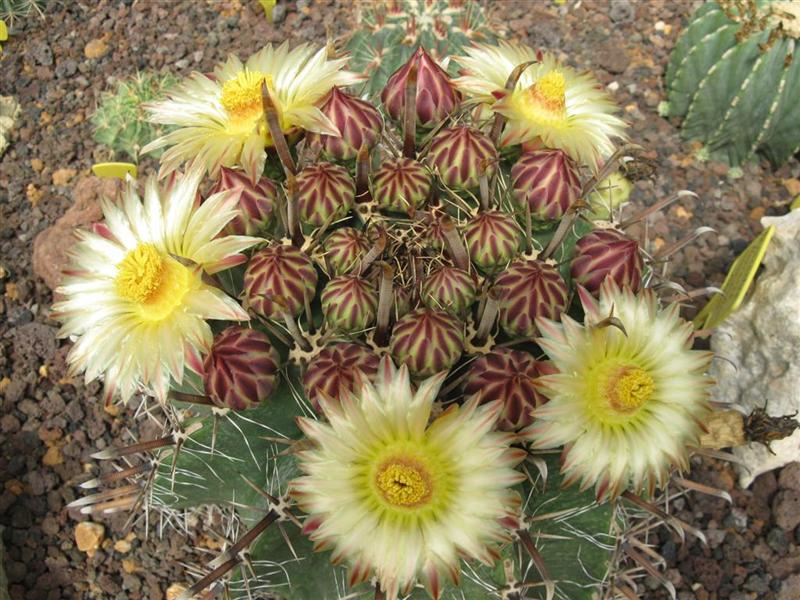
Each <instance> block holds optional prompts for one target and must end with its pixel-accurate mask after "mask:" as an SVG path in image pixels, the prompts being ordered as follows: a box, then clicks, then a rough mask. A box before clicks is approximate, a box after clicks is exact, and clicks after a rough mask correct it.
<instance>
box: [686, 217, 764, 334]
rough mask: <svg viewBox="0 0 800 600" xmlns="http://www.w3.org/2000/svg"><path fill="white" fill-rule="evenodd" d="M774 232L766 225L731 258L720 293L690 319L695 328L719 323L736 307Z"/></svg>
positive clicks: (740, 301) (751, 281) (712, 326)
mask: <svg viewBox="0 0 800 600" xmlns="http://www.w3.org/2000/svg"><path fill="white" fill-rule="evenodd" d="M774 233H775V227H774V226H772V225H771V226H769V227H767V228H766V229H765V230H764V231H762V232H761V233H760V234H759V236H758V237H757V238H756V239H754V240H753V241H752V242H751V243H750V245H749V246H748V247H747V248H745V251H744V252H742V254H741V255H740V256H739V257H738V258H737V259H736V260H735V261H733V264H732V265H731V268H730V271H728V274H727V275H726V276H725V281H724V282H723V283H722V293H721V294H717V295H716V296H714V297H713V298H711V300H709V301H708V304H706V305H705V307H704V308H703V310H701V311H700V312H699V313H698V315H697V316H696V317H695V318H694V326H695V328H696V329H711V328H714V327H716V326H717V325H719V324H720V323H722V322H723V321H724V320H725V319H727V318H728V317H729V316H730V315H731V314H733V312H734V311H735V310H736V309H737V308H739V306H740V305H741V304H742V301H743V300H744V296H745V294H746V293H747V290H748V289H749V288H750V284H751V283H753V278H754V277H755V276H756V271H757V270H758V267H759V265H760V264H761V261H762V260H763V259H764V254H765V253H766V251H767V246H769V242H770V240H771V239H772V235H773V234H774Z"/></svg>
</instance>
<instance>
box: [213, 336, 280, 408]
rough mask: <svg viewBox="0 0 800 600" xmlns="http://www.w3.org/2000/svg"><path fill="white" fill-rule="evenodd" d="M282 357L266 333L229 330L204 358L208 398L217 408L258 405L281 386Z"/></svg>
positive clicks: (216, 341)
mask: <svg viewBox="0 0 800 600" xmlns="http://www.w3.org/2000/svg"><path fill="white" fill-rule="evenodd" d="M280 358H281V357H280V354H278V351H277V350H276V349H275V348H274V347H273V346H272V344H271V343H270V340H269V338H268V337H267V335H266V334H265V333H263V332H261V331H257V330H255V329H248V328H246V327H240V326H239V325H233V326H231V327H228V328H227V329H225V330H223V331H222V333H220V334H219V335H218V336H217V337H216V338H214V342H213V343H212V344H211V350H210V351H209V353H208V355H207V356H206V359H205V363H204V371H205V372H204V373H203V384H204V385H205V390H206V395H207V396H208V397H209V398H210V399H211V401H212V402H213V403H214V404H216V405H217V406H221V407H224V408H231V409H233V410H245V409H247V408H252V407H254V406H257V405H258V404H259V403H260V402H261V401H262V400H265V399H267V398H269V396H270V395H272V393H273V392H274V391H275V388H276V387H277V385H278V368H279V366H280Z"/></svg>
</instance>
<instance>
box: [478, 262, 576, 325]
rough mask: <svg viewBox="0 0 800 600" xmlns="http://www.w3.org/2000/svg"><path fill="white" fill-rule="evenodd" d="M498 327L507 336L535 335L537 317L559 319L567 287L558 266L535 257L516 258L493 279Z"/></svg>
mask: <svg viewBox="0 0 800 600" xmlns="http://www.w3.org/2000/svg"><path fill="white" fill-rule="evenodd" d="M494 289H495V291H496V292H497V297H498V300H499V304H500V310H499V322H500V328H501V329H502V330H503V331H504V332H505V333H506V334H507V335H509V336H511V337H519V338H531V337H534V336H535V335H537V333H538V328H537V327H536V319H537V318H540V317H541V318H545V319H552V320H554V321H559V320H561V314H562V313H563V312H564V311H565V310H566V308H567V299H568V296H569V290H568V289H567V284H566V283H565V282H564V279H563V278H562V277H561V275H560V274H559V272H558V270H557V269H556V268H555V267H553V266H551V265H548V264H547V263H544V262H542V261H539V260H518V261H515V262H513V263H512V264H511V265H510V266H509V267H508V269H506V270H505V271H503V273H501V274H500V275H499V276H498V277H497V279H496V280H495V284H494Z"/></svg>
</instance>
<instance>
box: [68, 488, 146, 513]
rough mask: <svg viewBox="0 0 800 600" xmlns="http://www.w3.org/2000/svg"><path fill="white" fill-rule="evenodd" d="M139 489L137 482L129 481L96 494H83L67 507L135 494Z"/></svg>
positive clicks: (86, 504)
mask: <svg viewBox="0 0 800 600" xmlns="http://www.w3.org/2000/svg"><path fill="white" fill-rule="evenodd" d="M140 489H141V488H140V487H139V486H138V485H137V484H135V483H131V484H129V485H124V486H122V487H118V488H112V489H110V490H105V491H104V492H98V493H96V494H90V495H88V496H83V497H82V498H78V499H77V500H73V501H72V502H70V503H69V504H67V508H78V507H79V506H88V505H90V504H98V503H99V502H101V501H103V500H109V499H111V498H118V497H120V496H130V495H131V494H137V493H138V492H139V491H140Z"/></svg>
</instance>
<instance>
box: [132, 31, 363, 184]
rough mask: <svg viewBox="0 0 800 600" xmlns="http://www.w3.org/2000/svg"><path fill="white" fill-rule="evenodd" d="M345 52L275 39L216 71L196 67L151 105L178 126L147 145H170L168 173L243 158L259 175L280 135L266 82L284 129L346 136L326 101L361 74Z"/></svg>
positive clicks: (157, 119) (213, 167) (165, 161)
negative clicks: (272, 122) (272, 126)
mask: <svg viewBox="0 0 800 600" xmlns="http://www.w3.org/2000/svg"><path fill="white" fill-rule="evenodd" d="M345 62H346V60H345V59H342V58H340V59H336V60H328V59H327V54H326V49H325V48H322V49H320V50H315V49H314V47H313V46H310V45H308V44H301V45H299V46H297V47H296V48H294V49H293V50H289V46H288V44H286V43H284V44H282V45H280V46H278V47H277V48H273V46H272V45H271V44H270V45H267V46H265V47H264V48H263V49H261V50H260V51H259V52H257V53H256V54H253V55H252V56H251V57H250V58H249V59H248V60H247V62H246V63H244V64H243V63H242V61H240V60H239V59H238V58H237V57H235V56H230V57H228V60H227V61H226V62H225V63H224V64H220V65H218V66H217V68H216V69H215V70H214V73H213V76H210V77H209V76H207V75H204V74H201V73H193V74H192V75H191V76H190V77H189V78H188V79H187V80H186V81H184V82H183V83H182V84H181V85H179V86H178V88H177V89H176V90H175V91H173V92H172V93H171V94H169V97H168V98H167V99H166V100H163V101H161V102H155V103H152V104H149V105H147V106H146V108H147V109H148V110H149V112H150V115H151V116H150V120H151V121H152V122H154V123H161V124H165V125H176V126H178V129H176V130H175V131H172V132H171V133H168V134H166V135H164V136H162V137H160V138H158V139H157V140H154V141H153V142H151V143H149V144H147V145H146V146H145V147H144V148H143V149H142V151H143V152H150V151H152V150H156V149H158V148H163V147H167V146H169V147H170V148H169V149H168V150H167V151H166V152H165V153H164V155H163V156H162V158H161V173H160V175H162V176H163V175H166V174H168V173H170V172H172V171H174V170H175V169H177V168H178V167H179V166H180V165H181V164H183V163H184V162H187V161H191V167H190V169H191V170H193V169H194V168H202V169H205V170H207V171H208V172H209V173H210V174H211V175H212V176H216V175H217V173H218V172H219V169H220V167H233V166H236V165H241V166H242V167H243V168H244V170H245V172H246V173H247V174H248V175H249V176H250V178H251V179H252V180H253V181H255V180H256V179H257V178H258V176H260V175H261V172H262V171H263V168H264V161H265V159H266V152H265V148H266V147H268V146H271V145H272V138H271V136H270V133H269V130H268V128H267V124H266V121H265V119H264V111H263V108H262V100H261V88H262V84H266V86H267V89H268V90H269V93H270V95H271V97H272V99H273V101H274V102H275V104H276V107H277V111H278V115H279V120H280V126H281V130H282V131H283V132H284V133H289V132H292V131H294V130H296V129H305V130H308V131H314V132H317V133H324V134H328V135H334V136H338V135H339V131H338V129H336V127H335V126H334V125H333V123H331V121H330V119H328V117H326V116H325V115H324V114H323V113H322V111H320V109H319V108H318V105H319V104H321V102H322V100H323V99H324V98H325V96H326V95H327V94H328V92H330V91H331V89H332V88H333V87H334V86H348V85H351V84H352V83H355V82H357V81H359V80H361V76H359V75H356V74H355V73H351V72H349V71H343V70H342V69H343V67H344V64H345Z"/></svg>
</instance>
